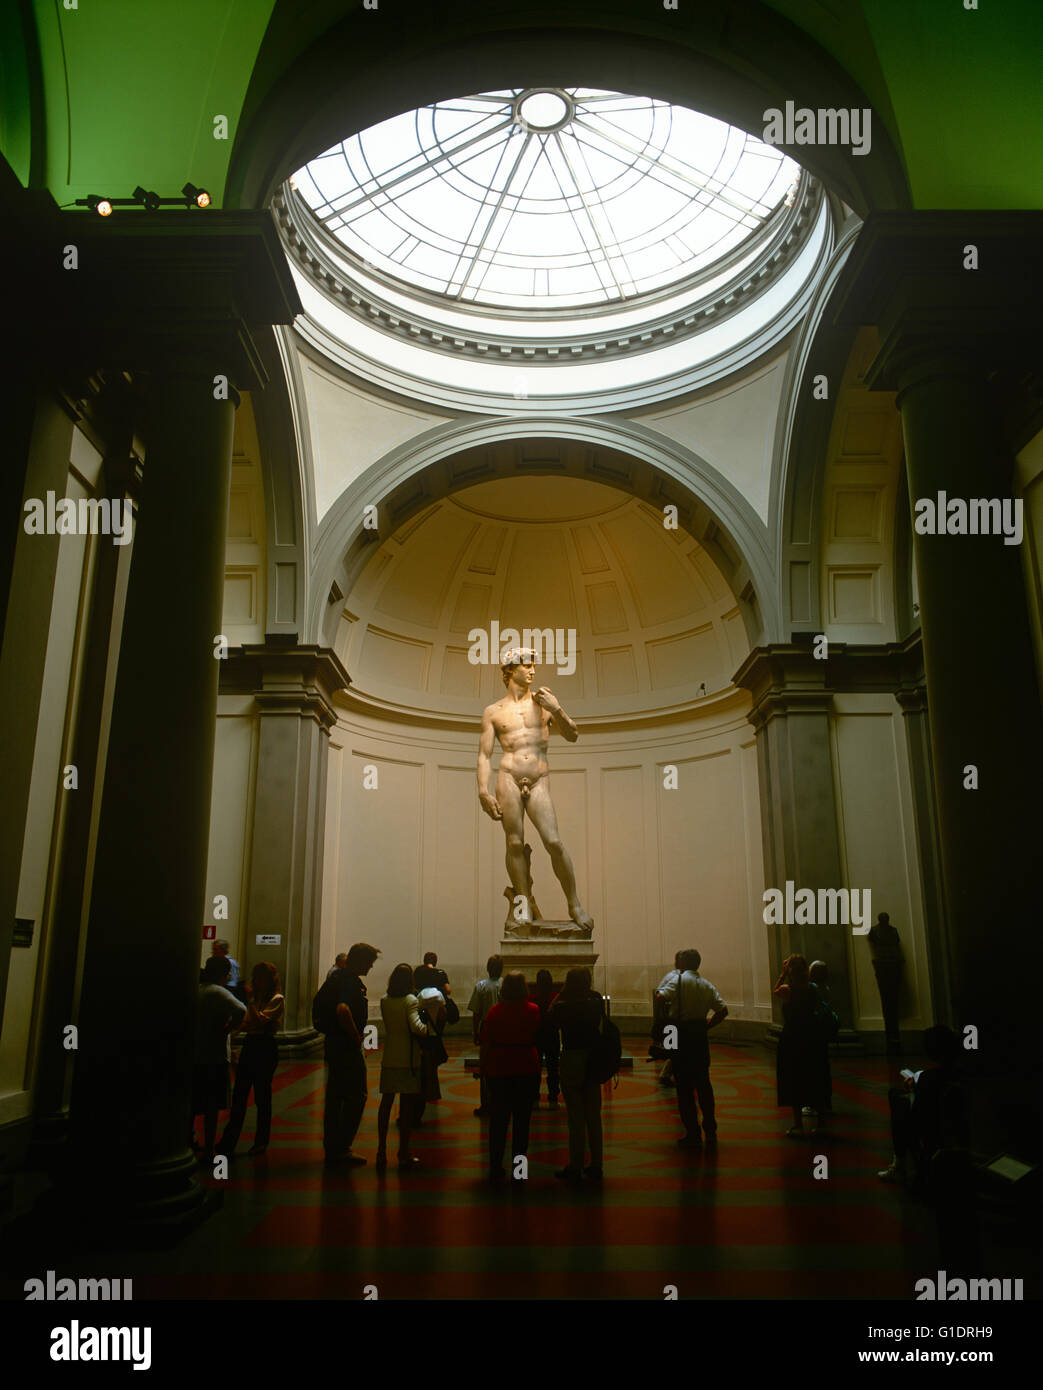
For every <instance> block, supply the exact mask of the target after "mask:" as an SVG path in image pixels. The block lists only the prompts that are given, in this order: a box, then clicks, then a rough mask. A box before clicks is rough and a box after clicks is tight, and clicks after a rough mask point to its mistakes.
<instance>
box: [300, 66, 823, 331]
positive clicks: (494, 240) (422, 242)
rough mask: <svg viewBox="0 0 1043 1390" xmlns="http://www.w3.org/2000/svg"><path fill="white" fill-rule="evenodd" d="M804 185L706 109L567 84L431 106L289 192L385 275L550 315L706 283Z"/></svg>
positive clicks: (377, 133) (312, 168)
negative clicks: (705, 273) (701, 279)
mask: <svg viewBox="0 0 1043 1390" xmlns="http://www.w3.org/2000/svg"><path fill="white" fill-rule="evenodd" d="M799 172H800V171H799V169H798V167H797V165H796V164H794V163H793V161H792V160H790V159H788V158H786V156H785V155H783V154H781V153H780V152H779V151H778V150H777V149H775V148H774V147H773V146H771V145H765V144H763V143H762V142H761V141H759V140H756V139H755V138H754V137H753V136H752V135H748V134H747V133H746V132H745V131H742V130H737V129H736V128H735V127H733V126H728V125H725V124H724V123H723V122H721V121H717V120H714V119H713V118H712V117H710V116H704V115H702V114H700V113H699V112H697V111H689V110H687V109H686V108H685V107H681V106H670V105H669V104H668V103H666V102H662V101H654V100H652V99H651V98H650V97H636V96H623V95H621V94H619V93H616V92H602V91H594V90H591V89H590V88H585V87H578V88H572V87H570V88H561V89H551V88H538V89H528V90H525V91H522V90H520V89H519V90H514V91H505V92H490V93H485V94H483V95H481V96H473V97H460V98H456V99H455V100H453V101H444V102H438V103H436V104H435V105H433V106H424V107H421V109H420V110H418V111H411V112H408V113H407V114H405V115H402V116H396V117H394V118H393V119H392V120H390V121H383V122H382V123H381V124H380V125H376V126H372V127H371V128H370V129H369V130H364V131H362V132H361V134H359V135H354V136H352V137H351V138H350V139H349V140H345V141H344V142H343V143H342V144H340V145H337V146H335V147H334V148H333V149H331V150H327V152H326V153H325V154H323V155H320V156H319V157H318V158H317V159H313V160H312V161H311V163H310V164H308V165H307V166H306V167H305V168H304V169H301V170H300V171H299V172H298V173H297V174H296V175H295V178H294V186H295V188H296V190H297V192H298V194H299V195H300V196H301V197H302V198H303V199H304V201H305V202H306V203H307V205H308V206H309V207H310V208H311V210H312V212H313V213H314V214H315V216H316V217H317V218H319V220H320V221H321V222H322V223H323V224H324V225H325V226H326V227H327V228H328V229H329V231H330V232H332V233H333V235H334V236H335V237H336V238H337V239H338V240H339V241H340V242H341V243H343V245H344V246H346V247H347V248H348V249H349V250H350V251H352V252H353V253H355V255H357V256H358V257H360V258H361V259H362V260H363V261H365V262H367V263H368V264H369V265H371V266H373V267H376V268H377V269H378V270H380V271H382V272H384V273H385V274H388V275H391V276H394V277H395V278H396V279H398V280H402V281H405V282H407V283H408V284H411V285H414V286H417V287H419V288H420V289H423V290H426V291H429V292H433V293H436V294H440V295H445V296H447V297H448V298H449V299H452V300H455V301H456V302H458V303H464V304H466V303H472V304H475V305H483V304H484V305H489V306H501V307H504V306H506V307H514V308H519V307H523V308H532V309H536V310H539V309H541V308H542V309H559V308H568V307H571V306H574V305H575V306H579V305H597V304H610V303H618V302H621V301H629V300H632V299H634V298H636V297H637V296H639V295H641V294H646V293H648V292H650V291H654V290H660V289H662V288H664V287H665V286H668V285H671V284H673V283H675V282H676V281H678V280H682V279H684V278H686V277H688V276H690V275H692V274H694V273H695V272H697V271H700V270H703V269H705V268H707V267H708V266H710V265H712V264H713V263H714V262H715V261H717V260H719V259H720V258H721V257H722V256H724V255H725V254H726V253H727V252H729V251H730V250H732V249H733V248H734V247H736V246H737V245H738V244H739V243H740V242H742V241H744V240H745V239H746V238H747V237H748V236H749V235H750V234H751V233H752V232H755V231H756V230H757V228H758V227H760V226H761V224H762V223H763V222H764V220H765V218H767V217H768V216H769V214H770V213H771V212H772V211H773V210H774V209H775V208H776V207H777V206H778V204H779V203H780V202H781V201H782V199H783V198H784V197H785V195H786V193H787V190H788V189H789V188H790V187H791V186H792V185H793V183H794V181H795V179H796V178H797V176H798V175H799Z"/></svg>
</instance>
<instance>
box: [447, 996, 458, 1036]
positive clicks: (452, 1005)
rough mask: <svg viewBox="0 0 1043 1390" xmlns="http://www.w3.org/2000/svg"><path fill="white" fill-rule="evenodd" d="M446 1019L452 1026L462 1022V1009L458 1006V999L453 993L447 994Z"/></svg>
mask: <svg viewBox="0 0 1043 1390" xmlns="http://www.w3.org/2000/svg"><path fill="white" fill-rule="evenodd" d="M445 1021H446V1023H447V1024H448V1025H449V1027H450V1028H451V1027H452V1026H453V1024H454V1023H459V1022H460V1010H459V1009H458V1008H457V1007H456V1000H455V999H454V998H453V996H452V995H451V994H447V995H446V996H445Z"/></svg>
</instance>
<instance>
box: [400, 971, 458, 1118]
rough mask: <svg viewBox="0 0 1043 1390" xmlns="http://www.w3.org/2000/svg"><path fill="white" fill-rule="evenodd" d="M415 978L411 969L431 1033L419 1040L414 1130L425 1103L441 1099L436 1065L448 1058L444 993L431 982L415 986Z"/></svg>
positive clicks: (422, 1015) (414, 972) (420, 1009)
mask: <svg viewBox="0 0 1043 1390" xmlns="http://www.w3.org/2000/svg"><path fill="white" fill-rule="evenodd" d="M416 977H417V971H416V970H414V971H413V989H414V992H415V993H416V997H417V1005H418V1007H419V1011H420V1018H421V1020H422V1022H424V1023H426V1024H428V1025H429V1028H430V1030H431V1031H430V1036H428V1037H426V1038H421V1039H420V1048H421V1053H422V1055H421V1058H420V1095H419V1096H418V1097H417V1100H416V1108H415V1110H414V1113H413V1128H414V1129H415V1128H416V1127H417V1126H418V1125H419V1124H420V1122H421V1118H422V1116H423V1114H424V1111H425V1110H426V1109H427V1102H428V1101H429V1100H441V1099H442V1088H441V1086H440V1085H439V1082H438V1068H439V1067H440V1066H441V1065H442V1063H443V1062H447V1061H448V1060H449V1054H448V1052H446V1050H445V1043H443V1041H442V1033H443V1030H444V1029H445V1025H446V1017H447V1015H446V1001H445V996H444V995H443V994H442V991H441V990H440V989H435V988H434V986H432V985H418V984H417V982H416ZM398 1123H399V1128H400V1129H401V1127H402V1117H401V1115H399V1122H398Z"/></svg>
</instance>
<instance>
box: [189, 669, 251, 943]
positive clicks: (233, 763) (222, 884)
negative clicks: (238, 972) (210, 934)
mask: <svg viewBox="0 0 1043 1390" xmlns="http://www.w3.org/2000/svg"><path fill="white" fill-rule="evenodd" d="M252 705H253V698H252V696H241V695H222V696H220V697H219V699H218V706H217V728H216V732H215V736H214V783H213V790H212V792H211V797H210V850H209V855H208V858H207V871H206V903H205V906H204V917H203V924H206V923H213V924H214V925H215V926H216V927H217V935H218V936H219V937H224V938H225V939H226V940H227V941H228V942H229V944H230V946H231V949H232V955H233V956H234V957H235V958H236V960H238V961H239V962H240V964H241V965H245V964H246V962H247V960H249V959H251V958H252V955H253V953H252V952H251V951H250V949H249V946H248V942H247V927H248V924H247V922H246V920H245V914H246V899H247V892H246V890H247V884H248V883H249V878H250V831H251V826H252V823H253V783H254V767H255V765H256V758H257V732H258V729H257V717H256V715H254V714H253V712H252ZM219 893H220V894H223V895H224V896H225V897H226V898H227V899H228V920H227V921H217V920H215V916H214V898H215V896H216V895H217V894H219ZM203 924H201V925H200V938H201V940H200V961H201V962H202V961H203V960H205V959H206V957H207V956H209V954H210V945H211V943H210V942H209V941H203V940H202V926H203Z"/></svg>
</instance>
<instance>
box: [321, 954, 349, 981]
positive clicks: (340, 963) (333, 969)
mask: <svg viewBox="0 0 1043 1390" xmlns="http://www.w3.org/2000/svg"><path fill="white" fill-rule="evenodd" d="M347 963H348V953H347V951H341V953H340V955H339V956H337V957H336V959H335V960H334V962H333V964H332V965H331V966H330V968H329V970H328V971H327V972H326V978H327V980H328V979H330V977H331V976H333V975H335V974H336V973H337V971H338V970H343V969H344V967H345V966H346V965H347Z"/></svg>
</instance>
